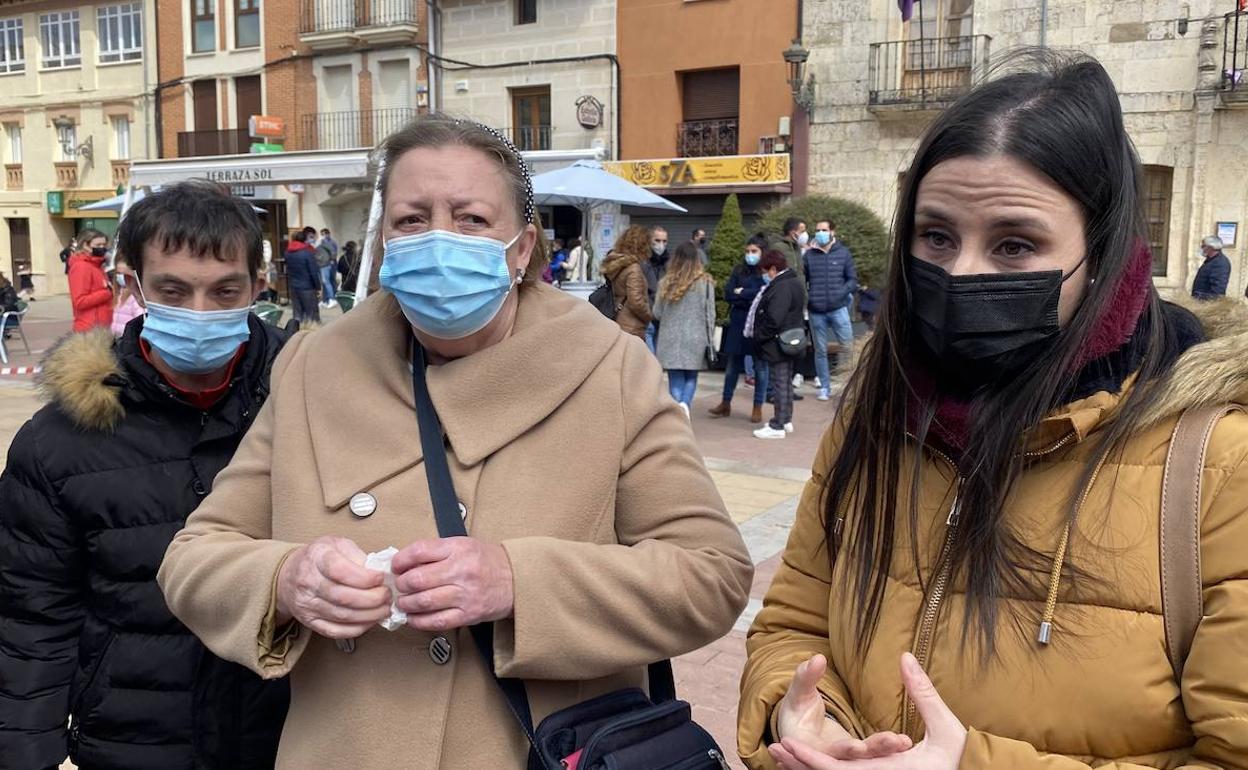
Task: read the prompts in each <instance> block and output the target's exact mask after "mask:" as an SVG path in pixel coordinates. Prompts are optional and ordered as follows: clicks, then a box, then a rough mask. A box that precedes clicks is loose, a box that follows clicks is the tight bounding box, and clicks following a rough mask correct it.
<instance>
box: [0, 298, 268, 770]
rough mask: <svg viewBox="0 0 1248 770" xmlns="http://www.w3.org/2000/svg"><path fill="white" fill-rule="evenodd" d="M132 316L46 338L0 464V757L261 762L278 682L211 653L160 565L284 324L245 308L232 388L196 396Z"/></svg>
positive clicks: (254, 395) (21, 768)
mask: <svg viewBox="0 0 1248 770" xmlns="http://www.w3.org/2000/svg"><path fill="white" fill-rule="evenodd" d="M142 324H143V321H142V319H136V320H135V321H134V322H132V323H131V324H130V325H129V326H128V327H127V329H126V334H125V335H124V337H122V339H121V340H119V341H118V342H116V343H114V342H113V341H112V338H111V335H110V334H109V333H108V330H107V329H104V330H97V331H94V332H90V333H87V334H75V335H71V336H70V337H69V338H67V340H66V341H65V342H64V343H62V344H61V345H60V346H59V347H58V348H57V349H56V350H54V351H53V353H52V354H51V355H50V356H49V358H48V360H47V361H46V362H45V364H44V373H43V380H42V383H41V385H42V388H43V391H44V395H45V396H46V397H47V398H48V400H50V401H51V403H50V404H49V405H48V406H45V407H44V408H43V409H41V410H39V412H38V413H37V414H36V415H35V416H34V417H33V418H31V420H30V421H29V422H27V423H26V425H25V426H24V427H23V428H22V429H21V431H20V432H19V433H18V434H17V437H16V438H15V439H14V440H13V444H12V446H11V447H10V448H9V458H8V466H7V467H6V468H5V470H4V474H3V475H2V476H0V769H3V770H38V769H39V768H49V767H55V766H57V765H58V764H60V763H61V762H62V761H63V760H64V759H65V756H66V753H67V752H68V753H69V754H70V755H71V756H72V758H73V759H74V761H75V762H76V763H77V765H78V767H79V768H81V770H103V769H106V768H116V769H117V770H146V769H148V768H150V769H151V770H180V769H181V768H186V769H187V770H190V769H191V768H195V769H196V770H201V769H205V768H222V769H225V768H228V769H229V770H234V769H235V768H248V769H250V768H272V767H273V762H274V758H275V756H276V752H277V742H278V738H279V736H280V734H281V729H282V724H283V722H284V721H285V717H286V706H287V703H288V700H289V691H288V685H287V683H286V682H285V681H284V680H282V681H277V682H267V683H266V682H262V681H261V680H260V679H259V678H258V677H256V676H255V675H254V674H252V673H250V672H249V671H247V670H245V669H244V668H242V667H241V666H237V665H235V664H233V663H227V662H225V661H222V660H220V659H218V658H216V657H215V656H213V655H212V654H211V653H209V652H207V651H206V650H205V648H204V647H203V645H202V644H200V642H199V640H198V639H196V638H195V637H194V636H193V635H192V634H191V633H190V631H188V630H187V629H186V628H185V627H184V626H183V625H182V624H181V623H180V622H178V621H177V620H176V619H175V618H174V617H173V615H171V614H170V612H169V610H168V608H167V607H166V606H165V601H164V598H163V597H162V596H161V593H160V588H159V586H157V584H156V571H157V569H158V568H159V566H160V562H161V559H162V558H163V557H164V554H165V548H166V546H168V545H169V542H170V541H171V540H172V539H173V536H174V533H176V532H177V531H178V530H179V529H180V528H181V527H182V524H183V522H185V521H186V517H187V516H188V515H189V514H190V513H191V512H192V511H193V510H194V509H195V507H196V506H197V505H198V504H199V502H200V501H201V500H202V499H203V498H204V496H205V495H207V494H208V492H209V491H210V490H211V488H212V483H213V479H214V478H215V477H216V475H217V473H218V472H220V471H221V470H222V469H223V468H224V467H225V466H226V464H227V463H228V462H229V461H230V458H231V457H232V456H233V454H234V451H235V449H236V448H237V447H238V444H239V441H240V440H241V439H242V437H243V434H244V432H246V430H247V428H248V427H249V426H250V425H251V422H252V420H253V419H254V418H255V415H256V412H257V411H258V410H259V409H260V406H261V404H262V403H263V402H264V400H265V398H266V397H267V395H268V388H269V368H270V366H271V365H272V362H273V359H274V357H275V356H276V355H277V353H278V350H279V348H280V347H281V345H282V343H283V342H284V341H285V338H286V335H285V334H284V333H283V332H281V331H278V330H277V329H274V328H273V327H271V326H269V325H267V324H264V323H262V322H260V321H259V320H258V319H257V318H255V317H254V316H253V317H252V318H251V340H250V341H249V343H248V345H247V350H246V352H245V354H244V358H243V360H242V361H240V362H239V364H238V366H237V367H236V369H235V373H234V380H233V384H232V386H231V389H230V391H229V393H228V394H227V395H226V396H225V397H224V398H222V399H221V400H220V401H218V402H217V403H216V404H215V405H214V406H213V407H212V408H211V409H209V410H208V411H207V412H200V411H198V410H197V409H195V408H194V407H192V406H191V405H189V404H188V403H186V402H185V401H183V400H182V399H181V398H180V397H179V396H178V395H177V394H176V391H174V390H173V389H172V388H170V387H169V386H168V385H167V384H166V383H165V382H164V380H163V379H162V378H161V376H160V375H159V374H158V373H157V371H156V370H155V369H154V368H153V367H152V366H151V365H150V364H148V363H147V362H146V361H145V360H144V358H143V355H142V352H141V350H140V349H139V332H140V331H141V329H142ZM257 622H258V621H257ZM70 714H72V717H73V719H72V727H71V728H70V729H69V730H67V729H66V716H67V715H70Z"/></svg>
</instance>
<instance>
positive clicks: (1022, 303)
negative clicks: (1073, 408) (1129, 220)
mask: <svg viewBox="0 0 1248 770" xmlns="http://www.w3.org/2000/svg"><path fill="white" fill-rule="evenodd" d="M909 268H910V269H909V272H910V292H911V293H910V307H911V310H912V312H913V314H914V319H915V327H916V334H917V336H918V341H919V342H920V343H922V348H923V349H924V351H925V352H926V353H927V354H928V359H929V360H928V363H929V365H931V366H932V368H933V373H934V374H935V375H936V377H937V379H938V381H939V383H940V384H941V386H942V390H945V391H946V392H950V393H951V395H970V394H973V393H974V392H975V391H977V390H979V389H981V388H983V387H984V386H986V385H989V384H991V383H993V382H998V381H1002V380H1007V379H1010V378H1011V377H1013V376H1014V375H1016V374H1018V373H1019V372H1020V371H1021V370H1022V369H1024V368H1025V367H1026V366H1027V365H1028V364H1030V363H1031V362H1032V361H1034V360H1035V359H1036V358H1037V357H1038V356H1040V355H1042V354H1043V353H1044V352H1046V351H1047V350H1048V349H1049V348H1050V347H1051V346H1052V345H1053V344H1054V342H1056V340H1057V337H1058V335H1059V334H1060V333H1061V331H1062V327H1061V325H1060V324H1059V323H1058V318H1057V309H1058V302H1059V300H1060V299H1061V296H1062V284H1063V283H1065V282H1066V279H1067V278H1069V277H1070V276H1071V275H1074V273H1075V271H1074V270H1072V271H1071V272H1070V273H1068V274H1066V275H1063V274H1062V271H1060V270H1052V271H1046V272H1039V273H987V274H983V275H956V276H955V275H950V274H949V273H947V272H946V271H944V270H942V269H941V268H939V267H937V266H935V265H932V264H929V263H927V262H924V261H923V260H921V259H919V258H917V257H913V256H912V257H910V262H909ZM1075 270H1078V268H1077V267H1076V268H1075Z"/></svg>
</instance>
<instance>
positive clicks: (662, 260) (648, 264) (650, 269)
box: [641, 227, 672, 353]
mask: <svg viewBox="0 0 1248 770" xmlns="http://www.w3.org/2000/svg"><path fill="white" fill-rule="evenodd" d="M649 257H650V258H649V259H648V260H644V261H642V263H641V269H642V272H644V273H645V275H646V292H647V293H648V294H649V296H650V307H652V308H653V307H654V298H655V295H656V294H658V291H659V281H662V280H663V276H665V275H667V263H668V262H670V261H671V259H672V255H671V252H669V251H668V245H667V230H664V229H663V228H662V227H652V228H650V254H649ZM658 334H659V322H658V321H657V320H653V321H651V322H650V324H649V325H648V326H646V346H647V347H649V348H650V352H651V353H653V352H654V351H655V339H656V338H657V337H658Z"/></svg>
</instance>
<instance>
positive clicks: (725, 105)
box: [676, 67, 741, 158]
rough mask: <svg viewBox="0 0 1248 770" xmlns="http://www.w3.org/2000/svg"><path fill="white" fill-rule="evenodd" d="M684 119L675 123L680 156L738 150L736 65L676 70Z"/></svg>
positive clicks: (733, 152)
mask: <svg viewBox="0 0 1248 770" xmlns="http://www.w3.org/2000/svg"><path fill="white" fill-rule="evenodd" d="M680 85H681V106H682V112H683V117H684V120H683V122H681V124H680V125H679V126H678V127H677V134H676V151H677V154H678V155H680V156H681V157H682V158H698V157H706V156H714V155H737V154H738V153H739V152H740V130H739V129H740V125H739V121H738V118H739V116H740V111H741V71H740V70H739V69H737V68H736V67H732V68H727V69H717V70H699V71H696V72H683V73H681V74H680Z"/></svg>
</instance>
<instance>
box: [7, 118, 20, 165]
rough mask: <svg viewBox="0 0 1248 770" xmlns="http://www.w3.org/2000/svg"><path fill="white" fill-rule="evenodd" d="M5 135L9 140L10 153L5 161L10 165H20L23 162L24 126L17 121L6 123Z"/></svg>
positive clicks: (8, 148)
mask: <svg viewBox="0 0 1248 770" xmlns="http://www.w3.org/2000/svg"><path fill="white" fill-rule="evenodd" d="M4 136H5V139H6V140H7V142H6V144H7V145H8V147H7V148H6V149H7V150H8V154H7V155H6V156H5V158H4V162H5V163H7V164H9V165H20V164H21V162H22V127H21V125H19V124H17V123H5V124H4Z"/></svg>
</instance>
